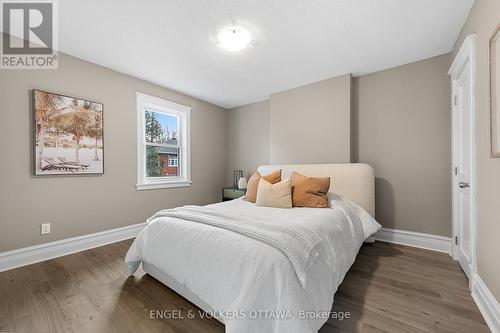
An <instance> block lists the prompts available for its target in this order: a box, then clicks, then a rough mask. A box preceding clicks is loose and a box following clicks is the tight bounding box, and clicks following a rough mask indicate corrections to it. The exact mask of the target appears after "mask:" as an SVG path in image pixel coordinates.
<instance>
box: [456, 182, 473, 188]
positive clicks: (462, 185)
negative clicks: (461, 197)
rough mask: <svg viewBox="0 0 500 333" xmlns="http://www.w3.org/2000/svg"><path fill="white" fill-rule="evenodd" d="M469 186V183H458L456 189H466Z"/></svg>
mask: <svg viewBox="0 0 500 333" xmlns="http://www.w3.org/2000/svg"><path fill="white" fill-rule="evenodd" d="M469 186H470V185H469V183H466V182H460V183H458V187H460V188H467V187H469Z"/></svg>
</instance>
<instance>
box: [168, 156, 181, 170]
mask: <svg viewBox="0 0 500 333" xmlns="http://www.w3.org/2000/svg"><path fill="white" fill-rule="evenodd" d="M170 161H175V164H173V163H172V164H170ZM167 163H168V166H169V167H172V168H173V167H178V166H179V155H177V156H176V157H175V158H171V157H170V156H169V157H168V161H167Z"/></svg>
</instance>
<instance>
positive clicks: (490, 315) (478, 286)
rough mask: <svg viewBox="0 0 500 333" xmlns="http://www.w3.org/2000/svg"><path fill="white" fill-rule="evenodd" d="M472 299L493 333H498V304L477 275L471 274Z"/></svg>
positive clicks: (499, 306) (499, 330)
mask: <svg viewBox="0 0 500 333" xmlns="http://www.w3.org/2000/svg"><path fill="white" fill-rule="evenodd" d="M472 298H474V301H475V302H476V304H477V307H478V308H479V311H481V314H482V315H483V317H484V320H485V321H486V324H488V327H489V328H490V330H491V332H493V333H500V304H499V303H498V301H497V300H496V298H495V296H493V294H492V293H491V292H490V290H489V289H488V287H486V285H485V284H484V282H483V280H482V279H481V277H480V276H479V275H478V274H477V273H473V274H472Z"/></svg>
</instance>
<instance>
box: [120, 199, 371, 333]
mask: <svg viewBox="0 0 500 333" xmlns="http://www.w3.org/2000/svg"><path fill="white" fill-rule="evenodd" d="M331 199H332V200H331V206H332V208H331V209H329V208H326V209H325V208H323V209H319V208H318V209H315V208H292V209H280V208H269V207H258V206H256V205H254V204H252V203H249V202H247V201H245V200H241V199H239V200H233V201H229V202H224V203H218V204H214V205H209V206H207V207H208V208H210V210H212V211H217V212H220V213H221V214H225V215H230V216H234V215H235V214H236V215H241V216H244V217H248V216H252V217H253V218H254V219H255V220H256V221H259V223H266V221H272V223H273V224H275V223H276V222H278V223H282V224H283V225H290V226H296V225H300V226H302V227H304V228H307V229H308V230H309V231H310V232H312V233H314V234H315V235H316V236H317V237H319V239H320V241H319V242H318V244H317V245H316V246H315V251H314V253H315V255H312V256H310V258H309V260H308V262H307V264H306V266H305V275H306V278H307V284H306V285H305V288H304V287H303V285H302V284H301V282H300V281H299V278H298V276H297V273H296V271H295V270H294V267H293V265H292V264H291V262H290V260H289V257H287V256H286V255H285V254H284V252H282V251H281V250H280V249H279V248H277V247H274V246H271V245H269V244H268V243H266V242H264V241H262V240H258V239H257V238H254V237H248V236H245V235H243V234H241V233H238V232H235V231H231V230H228V229H225V228H223V227H214V226H213V225H209V224H205V223H203V222H200V221H189V220H186V219H180V218H175V217H173V216H163V217H162V216H161V214H160V215H159V216H158V217H155V218H154V219H152V221H151V222H150V223H149V224H148V225H147V226H146V228H144V230H143V231H142V232H141V233H140V234H139V235H138V236H137V238H136V239H135V241H134V243H133V244H132V246H131V247H130V249H129V251H128V253H127V256H126V258H125V261H126V262H127V264H128V265H129V268H130V271H131V273H134V271H135V270H136V269H137V267H138V266H139V263H140V262H141V261H144V262H147V263H149V264H152V265H154V266H155V267H157V268H160V269H162V270H163V271H164V272H165V273H166V274H168V275H170V276H171V277H173V278H174V279H175V280H177V281H178V282H179V283H180V284H182V285H184V286H185V287H186V288H187V289H189V290H190V291H191V292H192V293H194V294H195V295H197V296H198V297H199V298H200V299H201V300H203V301H204V302H205V303H207V304H209V305H210V306H211V307H212V308H213V309H214V310H215V312H216V313H220V318H219V319H220V320H221V321H222V322H224V324H225V325H226V332H228V333H253V332H261V333H267V332H290V333H294V332H297V333H306V332H317V331H318V330H319V328H320V327H321V326H322V325H323V324H324V323H325V322H326V320H327V317H325V316H324V314H325V313H328V312H329V311H330V309H331V307H332V304H333V296H334V294H335V291H336V290H337V288H338V286H339V285H340V283H341V282H342V280H343V278H344V276H345V274H346V273H347V271H348V269H349V268H350V266H351V265H352V263H353V262H354V259H355V257H356V254H357V252H358V250H359V248H360V246H361V244H362V243H363V241H364V240H365V239H367V238H368V237H369V236H371V235H372V234H373V233H375V232H376V231H377V230H378V229H379V228H380V225H379V224H378V223H377V222H376V221H375V220H374V219H373V218H371V217H370V215H369V214H368V213H366V212H365V211H364V210H363V209H362V208H361V207H359V206H358V205H356V204H354V203H352V202H350V201H348V200H344V199H342V198H340V197H338V196H334V195H332V196H331ZM318 314H320V315H318Z"/></svg>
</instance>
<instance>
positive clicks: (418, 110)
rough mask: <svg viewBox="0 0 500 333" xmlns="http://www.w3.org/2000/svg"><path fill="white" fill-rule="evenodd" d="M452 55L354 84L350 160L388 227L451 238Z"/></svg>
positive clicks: (371, 76)
mask: <svg viewBox="0 0 500 333" xmlns="http://www.w3.org/2000/svg"><path fill="white" fill-rule="evenodd" d="M448 68H449V55H442V56H439V57H435V58H431V59H427V60H422V61H419V62H416V63H412V64H408V65H404V66H400V67H396V68H393V69H389V70H384V71H381V72H377V73H373V74H369V75H364V76H361V77H357V78H355V79H354V84H353V90H354V109H353V141H354V143H353V157H354V160H355V161H358V162H364V163H368V164H371V165H372V166H373V167H374V169H375V175H376V177H377V178H376V216H377V219H378V221H379V222H380V223H381V224H382V225H383V226H384V227H387V228H394V229H402V230H409V231H417V232H424V233H430V234H437V235H443V236H451V190H450V188H451V183H450V181H451V179H450V178H451V176H450V170H451V113H450V112H451V111H450V94H451V93H450V89H451V88H450V79H449V77H448V75H447V71H448Z"/></svg>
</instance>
